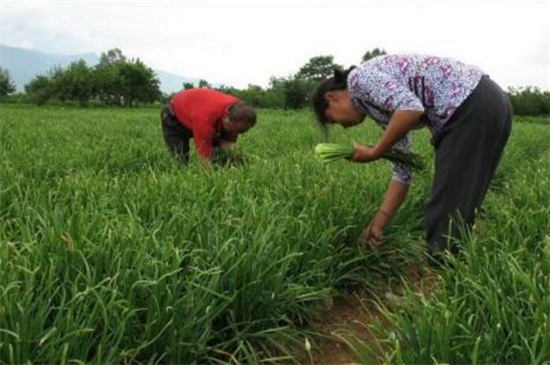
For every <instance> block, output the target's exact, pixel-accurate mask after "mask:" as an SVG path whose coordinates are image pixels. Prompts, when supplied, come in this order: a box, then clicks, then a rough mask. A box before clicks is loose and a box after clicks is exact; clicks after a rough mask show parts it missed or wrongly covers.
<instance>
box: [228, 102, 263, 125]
mask: <svg viewBox="0 0 550 365" xmlns="http://www.w3.org/2000/svg"><path fill="white" fill-rule="evenodd" d="M228 116H229V120H230V121H232V122H234V121H240V122H245V123H247V124H249V125H250V126H251V127H253V126H254V125H255V124H256V112H255V111H254V109H252V108H251V107H250V106H248V105H247V104H246V103H244V102H242V101H237V102H235V103H234V104H233V105H231V106H230V107H229V114H228Z"/></svg>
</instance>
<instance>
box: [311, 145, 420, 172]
mask: <svg viewBox="0 0 550 365" xmlns="http://www.w3.org/2000/svg"><path fill="white" fill-rule="evenodd" d="M354 153H355V148H354V147H353V146H350V145H347V144H340V143H319V144H318V145H317V146H315V155H317V157H318V158H319V159H320V160H321V161H323V162H326V163H328V162H332V161H336V160H341V159H348V158H351V156H353V154H354ZM382 158H384V159H386V160H388V161H391V162H393V163H400V164H402V165H405V166H407V167H409V168H410V169H411V170H414V171H423V170H424V169H425V168H426V166H425V164H424V161H423V160H422V157H421V156H420V155H418V154H416V153H413V152H406V151H404V150H402V149H399V148H391V149H389V150H387V151H386V152H384V154H383V155H382Z"/></svg>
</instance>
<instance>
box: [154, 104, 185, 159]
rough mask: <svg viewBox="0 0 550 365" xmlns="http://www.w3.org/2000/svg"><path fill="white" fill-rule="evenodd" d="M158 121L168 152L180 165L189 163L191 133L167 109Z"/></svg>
mask: <svg viewBox="0 0 550 365" xmlns="http://www.w3.org/2000/svg"><path fill="white" fill-rule="evenodd" d="M160 120H161V126H162V134H163V135H164V141H165V142H166V145H167V146H168V150H169V151H170V153H171V154H172V155H173V156H175V157H176V158H177V159H178V160H179V161H180V162H181V163H182V164H187V163H188V162H189V140H190V139H191V138H193V133H192V132H191V131H190V130H188V129H187V128H185V127H184V126H182V125H181V124H180V123H179V122H178V120H177V119H176V118H175V117H174V115H173V114H172V112H171V111H170V108H168V107H166V108H164V109H163V110H162V112H161V113H160Z"/></svg>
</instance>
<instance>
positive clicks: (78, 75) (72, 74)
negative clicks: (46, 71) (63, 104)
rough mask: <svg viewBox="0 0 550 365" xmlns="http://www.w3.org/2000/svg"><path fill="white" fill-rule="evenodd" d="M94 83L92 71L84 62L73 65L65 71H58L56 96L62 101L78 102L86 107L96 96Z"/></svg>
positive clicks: (79, 61) (55, 78)
mask: <svg viewBox="0 0 550 365" xmlns="http://www.w3.org/2000/svg"><path fill="white" fill-rule="evenodd" d="M93 81H94V80H93V77H92V70H91V69H90V68H89V67H88V65H86V62H85V61H84V60H78V61H75V62H73V63H71V64H70V65H69V66H68V67H67V69H65V70H58V71H57V73H56V74H55V75H54V78H53V82H54V90H55V93H56V96H57V97H58V98H59V99H60V100H62V101H66V100H72V101H77V102H78V103H79V105H80V106H84V105H86V104H87V103H88V101H89V99H90V98H91V97H92V96H93V95H94V91H95V87H94V82H93Z"/></svg>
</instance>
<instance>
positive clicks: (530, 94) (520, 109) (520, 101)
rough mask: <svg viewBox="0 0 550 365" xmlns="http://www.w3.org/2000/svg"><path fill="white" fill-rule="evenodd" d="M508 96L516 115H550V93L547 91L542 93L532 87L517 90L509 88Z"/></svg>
mask: <svg viewBox="0 0 550 365" xmlns="http://www.w3.org/2000/svg"><path fill="white" fill-rule="evenodd" d="M508 96H509V97H510V101H511V102H512V105H513V107H514V114H516V115H531V116H535V115H549V114H550V92H548V91H545V92H542V91H541V90H540V89H539V88H537V87H532V86H527V87H524V88H518V89H513V88H510V89H509V90H508Z"/></svg>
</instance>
